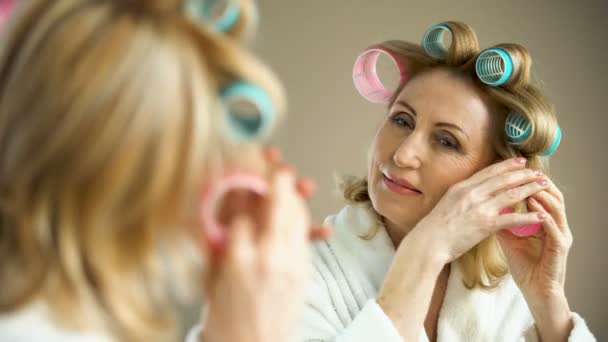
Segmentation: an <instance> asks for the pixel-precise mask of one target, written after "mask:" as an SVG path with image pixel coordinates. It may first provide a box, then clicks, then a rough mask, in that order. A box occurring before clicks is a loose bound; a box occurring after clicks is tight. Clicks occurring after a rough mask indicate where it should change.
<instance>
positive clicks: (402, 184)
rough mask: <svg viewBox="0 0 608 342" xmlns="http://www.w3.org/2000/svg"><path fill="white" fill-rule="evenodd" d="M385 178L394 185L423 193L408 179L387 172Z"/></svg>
mask: <svg viewBox="0 0 608 342" xmlns="http://www.w3.org/2000/svg"><path fill="white" fill-rule="evenodd" d="M384 178H385V180H386V181H388V182H390V183H392V184H394V185H397V186H399V187H402V188H405V189H408V190H411V191H414V192H417V193H419V194H420V193H422V192H421V191H420V190H418V189H416V187H414V186H413V185H412V184H411V183H410V182H408V181H407V180H405V179H403V178H399V177H395V176H392V175H386V174H384Z"/></svg>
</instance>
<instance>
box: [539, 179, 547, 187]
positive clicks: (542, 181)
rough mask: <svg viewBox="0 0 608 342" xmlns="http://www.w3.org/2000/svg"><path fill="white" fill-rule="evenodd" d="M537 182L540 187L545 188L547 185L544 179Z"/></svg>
mask: <svg viewBox="0 0 608 342" xmlns="http://www.w3.org/2000/svg"><path fill="white" fill-rule="evenodd" d="M537 182H538V184H540V185H542V186H545V185H547V184H548V183H547V181H546V180H545V179H539V180H537Z"/></svg>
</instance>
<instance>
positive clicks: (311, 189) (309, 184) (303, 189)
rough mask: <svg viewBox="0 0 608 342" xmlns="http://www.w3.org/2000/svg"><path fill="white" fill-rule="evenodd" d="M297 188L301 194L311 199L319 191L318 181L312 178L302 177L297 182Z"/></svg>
mask: <svg viewBox="0 0 608 342" xmlns="http://www.w3.org/2000/svg"><path fill="white" fill-rule="evenodd" d="M296 189H297V190H298V193H299V194H300V196H302V197H304V199H306V200H309V199H311V198H312V196H313V195H314V194H315V192H316V191H317V183H316V182H315V181H314V180H313V179H311V178H302V179H300V180H299V181H298V183H297V184H296Z"/></svg>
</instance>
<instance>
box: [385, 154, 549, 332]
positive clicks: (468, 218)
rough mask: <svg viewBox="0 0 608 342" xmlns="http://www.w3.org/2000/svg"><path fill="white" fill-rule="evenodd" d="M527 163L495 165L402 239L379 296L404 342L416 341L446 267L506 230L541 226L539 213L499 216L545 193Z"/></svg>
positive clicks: (457, 188) (459, 187)
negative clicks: (440, 274) (491, 236)
mask: <svg viewBox="0 0 608 342" xmlns="http://www.w3.org/2000/svg"><path fill="white" fill-rule="evenodd" d="M542 180H543V178H542V174H540V173H538V172H535V171H534V170H530V169H526V168H525V159H523V160H522V159H509V160H506V161H502V162H500V163H496V164H493V165H491V166H488V167H487V168H485V169H483V170H481V171H479V172H477V173H476V174H475V175H473V176H471V177H470V178H468V179H466V180H464V181H462V182H460V183H457V184H455V185H454V186H452V187H451V188H450V189H449V190H448V191H447V192H446V194H445V195H444V196H443V198H442V199H441V200H440V201H439V202H438V203H437V205H436V206H435V207H434V208H433V210H432V211H431V212H430V213H429V214H428V215H427V216H425V217H424V218H423V219H422V220H421V221H420V222H419V223H418V224H417V225H416V227H415V228H414V229H413V230H412V231H411V232H410V233H409V234H408V235H406V237H405V238H404V239H403V241H402V242H401V244H400V245H399V248H398V249H397V252H396V255H395V258H394V260H393V263H392V265H391V267H390V269H389V271H388V273H387V276H386V278H385V280H384V284H383V286H382V288H381V289H380V293H379V296H378V304H379V305H380V306H381V307H382V309H383V310H384V312H385V313H386V314H387V316H388V317H389V318H390V319H391V320H392V321H393V323H394V324H395V327H397V329H398V330H399V333H400V334H401V335H402V336H403V337H404V338H405V339H406V340H412V339H417V338H418V333H419V331H420V329H421V327H422V326H423V324H424V320H425V318H426V314H427V312H428V309H429V305H430V301H431V298H432V295H433V289H434V287H435V285H436V281H437V277H438V275H439V273H440V272H441V270H442V269H443V268H444V266H445V265H446V264H448V263H450V262H452V261H453V260H455V259H457V258H458V257H460V256H461V255H462V254H464V253H465V252H467V251H468V250H470V249H471V248H473V247H474V246H475V245H477V244H478V243H479V242H481V241H482V240H484V239H485V238H487V237H488V236H490V235H491V234H492V233H495V232H497V231H499V230H501V229H504V228H510V227H518V226H523V225H528V224H536V223H539V222H542V221H543V220H544V217H543V216H542V215H539V214H538V213H535V212H532V213H510V214H506V215H500V214H499V213H500V211H501V210H502V209H503V208H506V207H511V206H513V205H515V204H516V203H518V202H520V201H522V200H524V199H526V198H527V197H529V196H532V195H534V194H537V193H539V192H540V191H542V190H544V189H546V188H547V187H548V185H547V184H546V183H543V182H542Z"/></svg>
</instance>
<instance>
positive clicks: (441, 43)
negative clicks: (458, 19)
mask: <svg viewBox="0 0 608 342" xmlns="http://www.w3.org/2000/svg"><path fill="white" fill-rule="evenodd" d="M446 34H449V35H451V34H452V30H450V28H449V27H448V26H446V25H443V24H438V25H434V26H432V27H431V28H430V29H428V30H427V31H426V33H425V34H424V37H423V38H422V48H423V49H424V51H426V53H427V54H428V55H429V56H431V57H433V58H436V59H443V58H445V56H446V55H447V53H448V50H449V48H450V47H449V46H447V44H446V42H445V38H446Z"/></svg>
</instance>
